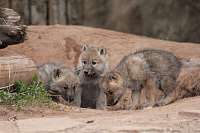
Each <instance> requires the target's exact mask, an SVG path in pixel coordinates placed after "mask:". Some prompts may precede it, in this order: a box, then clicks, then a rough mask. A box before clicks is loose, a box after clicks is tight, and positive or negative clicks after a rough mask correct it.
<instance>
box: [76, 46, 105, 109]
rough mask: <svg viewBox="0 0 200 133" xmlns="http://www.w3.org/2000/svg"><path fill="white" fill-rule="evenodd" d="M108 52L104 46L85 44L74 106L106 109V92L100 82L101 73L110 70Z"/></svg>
mask: <svg viewBox="0 0 200 133" xmlns="http://www.w3.org/2000/svg"><path fill="white" fill-rule="evenodd" d="M107 58H108V57H107V52H106V49H105V48H104V47H102V46H101V47H95V46H87V45H86V44H84V45H83V48H82V54H81V55H80V58H79V65H78V70H80V72H79V75H78V79H79V83H78V86H77V89H76V92H75V99H74V101H73V102H72V105H73V106H77V107H83V108H92V109H102V110H104V109H105V107H104V104H105V94H104V93H103V91H102V89H101V87H100V83H101V81H102V77H101V76H100V75H101V74H105V73H106V72H107V70H108V61H107Z"/></svg>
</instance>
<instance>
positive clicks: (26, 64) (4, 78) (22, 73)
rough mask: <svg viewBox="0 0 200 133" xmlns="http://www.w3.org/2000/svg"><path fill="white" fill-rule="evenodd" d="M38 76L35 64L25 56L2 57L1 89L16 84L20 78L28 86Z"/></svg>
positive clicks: (0, 67) (0, 65) (0, 69)
mask: <svg viewBox="0 0 200 133" xmlns="http://www.w3.org/2000/svg"><path fill="white" fill-rule="evenodd" d="M34 74H37V69H36V65H35V63H34V62H33V61H32V60H30V59H29V58H28V57H26V56H24V55H10V56H1V57H0V88H3V87H5V86H10V85H12V84H14V83H15V82H16V81H17V80H18V79H19V78H20V77H21V80H22V81H23V82H25V83H27V84H29V83H31V81H32V77H33V76H34Z"/></svg>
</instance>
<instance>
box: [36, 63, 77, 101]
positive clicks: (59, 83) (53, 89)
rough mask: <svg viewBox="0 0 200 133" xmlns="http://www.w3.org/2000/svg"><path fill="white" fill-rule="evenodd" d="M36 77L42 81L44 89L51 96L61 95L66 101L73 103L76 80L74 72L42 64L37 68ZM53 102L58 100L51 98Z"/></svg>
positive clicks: (54, 64)
mask: <svg viewBox="0 0 200 133" xmlns="http://www.w3.org/2000/svg"><path fill="white" fill-rule="evenodd" d="M38 77H39V79H42V80H43V81H44V87H45V89H46V90H47V91H48V92H50V93H51V94H52V95H61V96H62V98H63V99H65V100H66V101H73V100H74V95H75V89H76V85H77V83H78V78H77V75H76V73H75V71H74V70H73V69H72V68H70V67H65V66H62V65H60V64H56V63H44V64H42V65H41V66H39V67H38ZM53 99H54V100H55V101H59V99H58V98H56V97H53Z"/></svg>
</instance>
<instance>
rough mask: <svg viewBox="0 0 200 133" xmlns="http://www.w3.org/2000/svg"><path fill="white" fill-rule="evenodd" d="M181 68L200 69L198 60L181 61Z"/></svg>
mask: <svg viewBox="0 0 200 133" xmlns="http://www.w3.org/2000/svg"><path fill="white" fill-rule="evenodd" d="M182 63H183V67H184V68H194V67H200V59H193V58H192V59H189V60H183V61H182Z"/></svg>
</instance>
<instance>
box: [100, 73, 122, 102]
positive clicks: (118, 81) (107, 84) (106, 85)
mask: <svg viewBox="0 0 200 133" xmlns="http://www.w3.org/2000/svg"><path fill="white" fill-rule="evenodd" d="M101 76H102V77H103V80H102V84H101V87H102V90H103V92H104V93H105V94H106V100H107V101H106V102H107V106H114V105H116V104H117V103H118V101H119V99H120V98H121V97H122V96H123V95H124V93H125V90H124V87H123V82H124V81H123V79H122V78H121V76H120V75H119V74H117V73H115V72H109V73H107V74H106V75H101Z"/></svg>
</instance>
